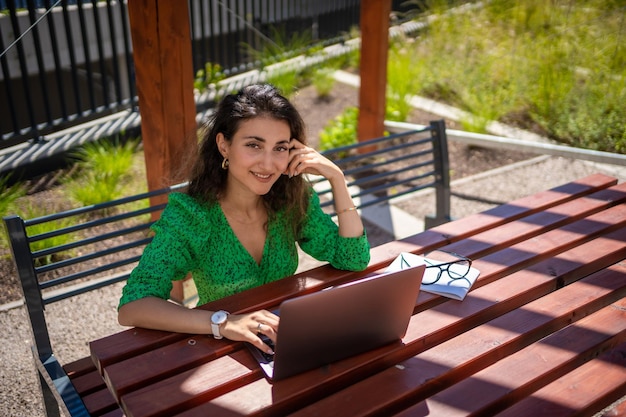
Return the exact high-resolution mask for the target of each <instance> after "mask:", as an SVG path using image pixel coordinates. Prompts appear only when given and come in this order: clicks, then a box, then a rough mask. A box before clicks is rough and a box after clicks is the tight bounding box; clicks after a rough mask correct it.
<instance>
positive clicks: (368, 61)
mask: <svg viewBox="0 0 626 417" xmlns="http://www.w3.org/2000/svg"><path fill="white" fill-rule="evenodd" d="M390 13H391V1H390V0H361V63H360V73H361V87H360V89H359V122H358V127H357V132H358V137H359V141H360V142H362V141H365V140H367V139H372V138H376V137H380V136H382V135H383V133H384V131H385V127H384V121H385V91H386V87H387V52H388V49H389V14H390ZM364 151H366V150H364Z"/></svg>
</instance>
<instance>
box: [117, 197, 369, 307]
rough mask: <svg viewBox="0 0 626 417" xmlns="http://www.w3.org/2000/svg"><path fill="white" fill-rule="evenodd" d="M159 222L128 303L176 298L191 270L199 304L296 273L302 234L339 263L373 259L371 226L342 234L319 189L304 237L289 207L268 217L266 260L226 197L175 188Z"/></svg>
mask: <svg viewBox="0 0 626 417" xmlns="http://www.w3.org/2000/svg"><path fill="white" fill-rule="evenodd" d="M152 229H153V230H154V232H155V236H154V239H153V240H152V242H151V243H150V244H149V245H148V246H147V247H146V248H145V250H144V253H143V255H142V257H141V260H140V261H139V264H138V265H137V267H136V268H135V269H134V270H133V271H132V273H131V275H130V277H129V279H128V282H127V283H126V286H125V287H124V289H123V293H122V298H121V300H120V303H119V306H120V307H121V306H122V305H124V304H126V303H128V302H130V301H133V300H137V299H140V298H144V297H149V296H153V297H158V298H162V299H168V298H169V294H170V291H171V289H172V283H171V282H172V281H175V280H180V279H183V278H185V277H186V276H187V274H188V273H189V272H191V275H192V277H193V280H194V283H195V285H196V288H197V290H198V297H199V304H204V303H207V302H209V301H212V300H217V299H220V298H223V297H226V296H228V295H231V294H235V293H238V292H240V291H243V290H246V289H249V288H253V287H256V286H259V285H262V284H265V283H268V282H271V281H276V280H278V279H281V278H284V277H287V276H289V275H293V273H294V272H295V271H296V268H297V266H298V252H297V249H296V240H297V241H298V243H299V245H300V247H301V248H302V250H303V251H305V252H306V253H308V254H309V255H311V256H313V257H314V258H316V259H317V260H320V261H327V262H329V263H330V264H331V265H332V266H334V267H335V268H338V269H344V270H352V271H359V270H363V269H365V268H366V267H367V264H368V262H369V259H370V253H369V243H368V241H367V237H366V235H365V233H364V234H363V235H362V236H360V237H355V238H345V237H341V236H339V233H338V227H337V225H336V224H335V223H334V222H333V220H332V219H331V217H330V216H329V215H327V214H326V213H324V212H323V211H322V209H321V208H320V203H319V197H318V196H317V194H315V192H313V193H312V196H311V199H310V203H309V209H308V215H307V220H306V222H305V225H304V227H303V229H302V236H301V237H300V238H299V239H295V237H294V236H293V232H291V228H290V227H288V225H287V222H286V219H285V216H284V213H283V212H279V213H278V214H277V216H276V218H275V219H274V220H272V221H270V222H269V223H268V230H267V237H266V241H265V247H264V249H263V257H262V259H261V264H260V265H259V264H257V263H256V261H255V260H254V258H253V257H252V256H251V255H250V253H249V252H248V251H247V250H246V249H245V248H244V247H243V245H242V244H241V243H240V242H239V240H238V239H237V237H236V235H235V233H234V232H233V231H232V229H231V228H230V225H229V224H228V221H227V220H226V217H225V215H224V212H223V211H222V208H221V206H220V205H219V204H212V205H207V204H201V203H199V202H198V201H197V200H196V199H194V198H193V197H191V196H189V195H187V194H182V193H172V194H171V195H170V197H169V202H168V205H167V207H166V208H165V210H164V211H163V213H162V215H161V218H160V220H159V221H157V222H156V223H155V224H154V225H153V226H152Z"/></svg>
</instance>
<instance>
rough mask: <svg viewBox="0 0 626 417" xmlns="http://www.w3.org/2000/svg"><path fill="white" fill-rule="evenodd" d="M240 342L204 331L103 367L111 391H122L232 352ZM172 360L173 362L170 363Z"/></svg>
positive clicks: (121, 392)
mask: <svg viewBox="0 0 626 417" xmlns="http://www.w3.org/2000/svg"><path fill="white" fill-rule="evenodd" d="M241 347H242V346H241V345H239V344H233V343H223V341H219V340H216V339H214V338H213V337H207V336H206V335H197V336H192V335H189V336H187V337H186V338H185V339H183V340H181V341H178V342H175V343H171V344H167V345H165V346H163V347H162V348H159V349H158V350H151V351H148V352H146V353H143V354H140V355H137V356H134V357H132V358H130V359H128V360H124V361H121V362H117V363H114V364H111V365H109V366H107V367H106V368H105V372H104V377H105V379H106V381H107V385H108V386H110V387H115V391H114V395H115V397H116V398H118V399H119V398H120V397H121V396H122V395H124V394H126V393H128V392H130V391H132V390H135V389H139V388H141V386H142V385H145V384H146V383H147V382H146V381H158V380H160V379H165V378H168V377H170V376H172V375H175V374H177V373H180V372H184V371H186V370H187V369H191V368H193V367H195V366H198V365H201V364H203V363H206V362H209V361H211V360H214V359H216V358H218V357H220V356H224V355H227V354H229V353H233V352H234V351H235V350H237V349H240V348H241ZM172 363H176V366H175V367H172Z"/></svg>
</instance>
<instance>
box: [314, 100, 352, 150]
mask: <svg viewBox="0 0 626 417" xmlns="http://www.w3.org/2000/svg"><path fill="white" fill-rule="evenodd" d="M358 117H359V109H358V108H356V107H348V108H347V109H345V110H344V112H343V113H342V114H340V115H339V116H337V117H335V118H334V119H333V120H331V121H330V122H328V124H327V125H326V127H324V130H323V131H322V132H321V133H320V150H322V151H325V150H328V149H333V148H338V147H340V146H346V145H352V144H353V143H356V142H357V122H358Z"/></svg>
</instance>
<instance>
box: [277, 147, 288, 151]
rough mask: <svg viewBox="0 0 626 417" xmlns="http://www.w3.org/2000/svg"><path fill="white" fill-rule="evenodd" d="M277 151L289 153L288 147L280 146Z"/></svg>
mask: <svg viewBox="0 0 626 417" xmlns="http://www.w3.org/2000/svg"><path fill="white" fill-rule="evenodd" d="M276 150H277V151H278V152H285V151H288V150H289V148H288V147H287V146H279V147H277V148H276Z"/></svg>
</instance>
